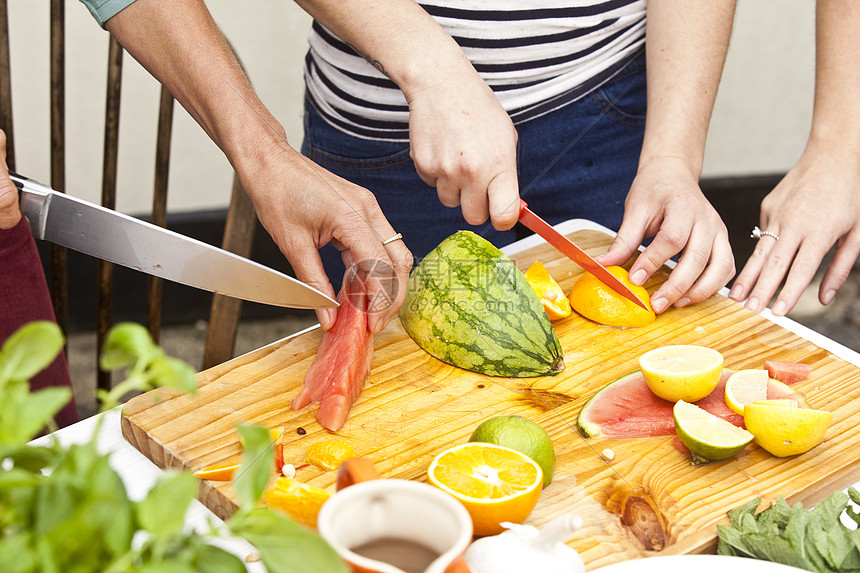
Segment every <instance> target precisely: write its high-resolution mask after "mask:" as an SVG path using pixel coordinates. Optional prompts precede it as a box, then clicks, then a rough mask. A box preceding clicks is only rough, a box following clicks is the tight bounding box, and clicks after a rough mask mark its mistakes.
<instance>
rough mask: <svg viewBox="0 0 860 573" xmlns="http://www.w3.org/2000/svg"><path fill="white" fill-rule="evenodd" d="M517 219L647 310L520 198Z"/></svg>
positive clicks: (630, 293)
mask: <svg viewBox="0 0 860 573" xmlns="http://www.w3.org/2000/svg"><path fill="white" fill-rule="evenodd" d="M519 220H520V223H522V224H523V225H525V226H526V227H528V228H529V229H531V230H532V231H534V232H535V233H537V234H538V235H540V236H541V237H543V239H544V240H545V241H546V242H547V243H549V244H550V245H552V246H553V247H555V248H556V249H558V250H559V251H561V252H562V253H564V254H565V255H567V256H568V257H569V258H570V259H571V260H572V261H573V262H575V263H576V264H578V265H579V266H581V267H582V268H583V269H585V270H586V271H588V272H589V273H591V274H593V275H594V276H595V277H597V278H598V279H599V280H600V282H602V283H603V284H605V285H606V286H608V287H609V288H611V289H612V290H614V291H615V292H617V293H618V294H620V295H621V296H623V297H625V298H627V299H629V300H631V301H633V302H635V303H636V304H638V305H639V306H641V307H642V308H644V309H646V310H648V305H646V304H645V303H644V302H642V300H641V299H640V298H639V297H638V296H636V294H635V293H634V292H633V291H632V290H630V288H629V287H627V285H625V284H624V283H623V282H621V281H620V280H619V279H618V277H616V276H615V275H613V274H612V273H610V272H609V271H608V270H606V267H604V266H603V265H601V264H600V263H598V262H597V261H595V260H594V259H593V258H592V257H591V255H589V254H588V253H586V252H585V251H583V250H582V249H580V248H579V247H577V246H576V245H575V244H574V243H573V241H571V240H570V239H568V238H567V237H565V236H564V235H562V234H561V233H559V232H558V231H556V230H555V229H553V228H552V226H551V225H550V224H549V223H547V222H546V221H544V220H543V219H541V218H540V217H538V216H537V215H535V214H534V213H533V212H532V211H531V209H529V206H528V204H527V203H526V202H525V201H523V200H522V199H520V218H519Z"/></svg>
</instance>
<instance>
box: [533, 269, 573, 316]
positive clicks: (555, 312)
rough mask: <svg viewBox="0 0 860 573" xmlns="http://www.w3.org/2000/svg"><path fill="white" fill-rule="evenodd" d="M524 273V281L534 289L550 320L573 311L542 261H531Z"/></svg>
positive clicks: (568, 314)
mask: <svg viewBox="0 0 860 573" xmlns="http://www.w3.org/2000/svg"><path fill="white" fill-rule="evenodd" d="M525 275H526V282H528V283H529V285H530V286H531V287H532V290H534V291H535V294H536V295H537V296H538V299H540V302H541V304H542V305H543V309H544V310H545V311H546V315H547V316H548V317H549V319H550V320H558V319H560V318H565V317H567V316H570V315H571V313H572V312H573V311H572V310H571V308H570V301H569V300H567V297H566V296H564V291H563V290H561V287H560V286H558V283H557V282H555V279H554V278H552V276H551V275H550V274H549V272H547V270H546V267H544V266H543V263H542V262H540V261H535V262H533V263H532V264H531V266H530V267H529V268H528V269H527V270H526V272H525Z"/></svg>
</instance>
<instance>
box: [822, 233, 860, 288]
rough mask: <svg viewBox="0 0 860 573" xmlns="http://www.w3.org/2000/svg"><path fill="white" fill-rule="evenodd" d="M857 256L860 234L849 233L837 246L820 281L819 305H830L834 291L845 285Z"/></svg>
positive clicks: (859, 248)
mask: <svg viewBox="0 0 860 573" xmlns="http://www.w3.org/2000/svg"><path fill="white" fill-rule="evenodd" d="M858 255H860V234H858V233H851V234H849V235H847V236H846V237H845V239H844V241H842V242H841V244H839V245H838V246H837V248H836V253H835V254H834V255H833V261H831V263H830V266H829V267H828V268H827V271H825V273H824V277H823V278H822V279H821V286H820V287H819V289H818V300H819V301H820V302H821V304H830V301H832V300H833V297H834V296H835V295H836V291H838V290H839V288H840V287H841V286H842V285H843V284H844V283H845V281H846V279H847V278H848V275H849V274H850V273H851V270H852V269H853V268H854V262H855V261H856V260H857V257H858Z"/></svg>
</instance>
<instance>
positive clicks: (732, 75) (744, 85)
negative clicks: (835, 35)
mask: <svg viewBox="0 0 860 573" xmlns="http://www.w3.org/2000/svg"><path fill="white" fill-rule="evenodd" d="M814 70H815V3H814V2H805V1H799V0H739V1H738V9H737V13H736V16H735V26H734V31H733V34H732V42H731V44H730V47H729V54H728V57H727V59H726V67H725V71H724V72H723V79H722V82H721V84H720V89H719V92H718V94H717V102H716V105H715V108H714V115H713V119H712V120H711V129H710V131H709V133H708V144H707V147H706V151H705V170H704V175H705V176H706V177H718V176H737V175H755V174H774V173H784V172H786V171H788V169H790V168H791V167H792V165H794V163H795V161H797V159H798V158H799V157H800V153H801V152H802V151H803V147H804V145H805V144H806V137H807V135H808V134H809V126H810V123H811V121H812V99H813V95H814V89H813V86H814V77H813V74H814Z"/></svg>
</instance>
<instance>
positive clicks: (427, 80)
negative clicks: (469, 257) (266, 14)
mask: <svg viewBox="0 0 860 573" xmlns="http://www.w3.org/2000/svg"><path fill="white" fill-rule="evenodd" d="M297 2H298V3H299V4H300V5H301V6H302V7H303V8H304V9H305V10H306V11H307V12H308V13H309V14H311V15H312V16H313V17H314V18H315V19H316V20H318V21H319V22H321V23H322V24H323V25H324V26H326V27H327V28H328V29H330V30H332V31H333V32H334V33H335V34H337V35H338V36H339V37H340V38H341V39H343V40H344V41H346V42H348V43H349V44H351V45H352V46H353V47H354V48H355V49H356V50H357V51H358V52H359V53H361V54H362V55H363V56H364V57H365V58H366V59H367V60H368V61H370V62H371V63H372V64H373V65H374V66H376V68H377V69H379V70H380V71H382V72H383V73H385V74H386V75H387V76H388V77H390V78H391V80H392V81H394V83H396V84H397V85H398V87H399V88H400V89H401V91H403V93H404V95H405V96H406V101H407V102H408V104H409V111H410V113H409V136H410V144H411V153H412V159H413V160H414V162H415V167H416V169H417V171H418V174H419V175H420V176H421V178H422V179H423V180H424V181H425V182H426V183H427V184H428V185H432V186H434V187H436V190H437V193H438V195H439V200H440V201H441V202H442V204H443V205H445V206H447V207H456V206H457V205H460V206H461V209H462V211H463V217H464V218H465V219H466V221H467V222H468V223H471V224H473V225H477V224H481V223H483V222H484V221H486V220H487V218H488V217H489V218H490V220H491V221H492V223H493V226H495V227H496V228H497V229H509V228H511V227H512V226H513V225H514V224H515V223H516V221H517V216H518V214H519V212H518V211H519V210H518V205H519V202H518V199H519V187H518V183H517V172H516V141H517V134H516V130H515V129H514V126H513V123H512V122H511V120H510V118H509V117H508V114H507V113H506V112H505V110H504V109H503V108H502V106H501V104H500V103H499V101H498V100H497V99H496V96H495V95H494V94H493V92H492V90H491V89H490V88H489V86H487V85H486V83H485V82H484V81H483V79H481V77H480V76H479V75H478V73H477V72H476V71H475V69H474V68H473V67H472V65H471V63H470V62H469V61H468V59H467V58H466V56H465V54H464V53H463V51H462V50H461V49H460V47H459V46H458V45H457V43H456V42H455V41H454V40H453V38H451V37H450V36H449V35H448V33H447V32H445V30H444V29H443V28H442V27H441V26H439V24H438V23H437V22H436V21H435V20H433V18H431V17H430V16H429V15H428V14H427V13H426V12H425V11H424V10H423V9H422V8H421V7H420V6H419V5H418V4H417V3H415V2H414V1H413V0H388V1H384V2H379V1H365V2H343V1H342V0H297Z"/></svg>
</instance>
